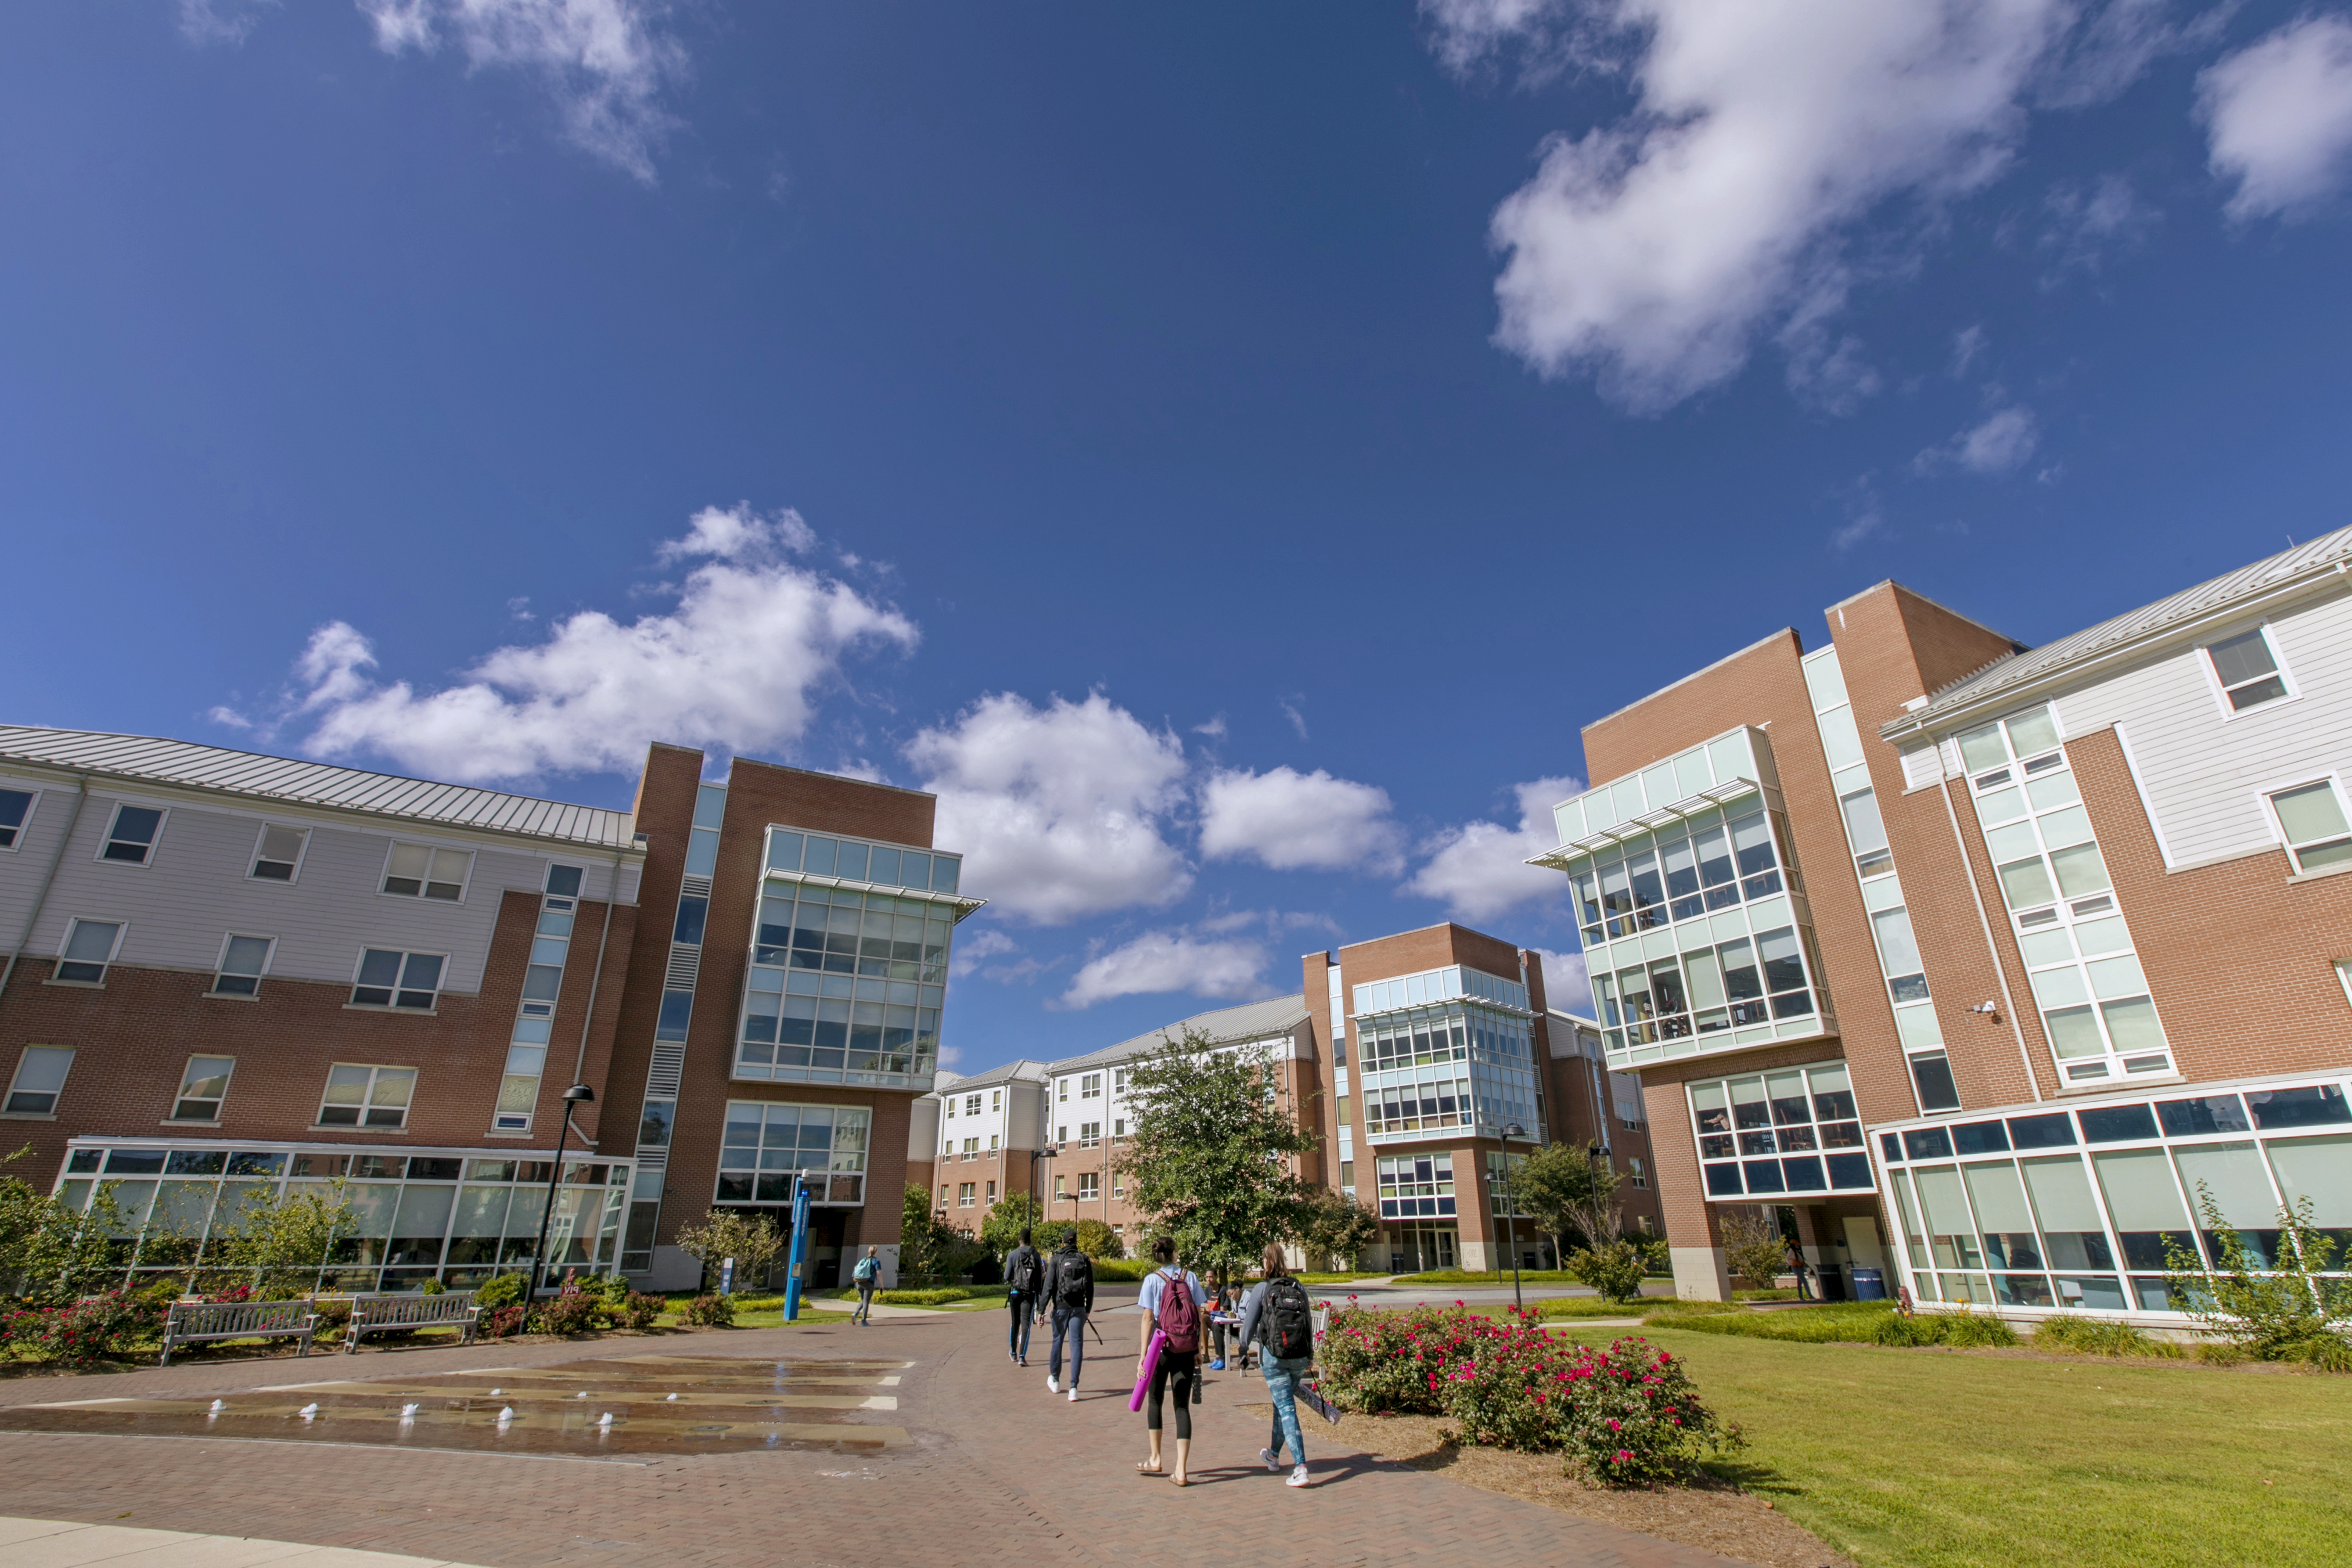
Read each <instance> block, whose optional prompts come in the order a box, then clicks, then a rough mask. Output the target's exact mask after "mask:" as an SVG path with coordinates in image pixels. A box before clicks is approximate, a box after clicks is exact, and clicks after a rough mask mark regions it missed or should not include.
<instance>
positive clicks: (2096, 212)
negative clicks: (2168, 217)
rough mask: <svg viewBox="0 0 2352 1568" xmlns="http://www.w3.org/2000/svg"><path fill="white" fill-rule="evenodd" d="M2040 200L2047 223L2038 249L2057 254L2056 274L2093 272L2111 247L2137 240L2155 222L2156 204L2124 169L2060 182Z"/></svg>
mask: <svg viewBox="0 0 2352 1568" xmlns="http://www.w3.org/2000/svg"><path fill="white" fill-rule="evenodd" d="M2042 208H2043V210H2044V211H2045V212H2047V213H2048V214H2049V215H2050V226H2049V227H2048V228H2047V229H2046V230H2044V231H2043V233H2042V238H2041V240H2040V242H2039V244H2040V248H2041V249H2042V250H2043V251H2044V252H2054V253H2055V254H2056V257H2057V268H2056V271H2057V273H2058V274H2060V275H2063V273H2064V272H2065V271H2066V270H2067V269H2069V268H2081V269H2082V270H2084V271H2085V272H2095V271H2097V270H2098V268H2099V263H2100V261H2101V259H2102V258H2104V257H2105V253H2106V252H2107V250H2108V249H2109V248H2110V247H2129V246H2132V245H2134V244H2137V242H2138V241H2139V240H2140V239H2141V238H2142V237H2145V236H2146V235H2147V231H2148V230H2149V229H2151V228H2153V227H2155V226H2156V223H2157V214H2156V211H2155V209H2154V208H2152V207H2150V206H2149V205H2147V203H2145V202H2143V201H2141V200H2140V199H2139V193H2138V192H2137V191H2135V190H2133V189H2132V183H2131V180H2130V179H2129V178H2128V177H2127V176H2126V175H2123V174H2102V175H2100V176H2099V177H2098V178H2097V179H2095V180H2093V181H2091V182H2089V183H2088V184H2076V183H2074V181H2071V180H2067V181H2061V182H2060V183H2059V184H2056V185H2053V187H2051V191H2050V195H2048V196H2047V197H2046V198H2044V200H2043V202H2042ZM2047 281H2050V282H2054V281H2056V279H2055V278H2053V279H2048V280H2047Z"/></svg>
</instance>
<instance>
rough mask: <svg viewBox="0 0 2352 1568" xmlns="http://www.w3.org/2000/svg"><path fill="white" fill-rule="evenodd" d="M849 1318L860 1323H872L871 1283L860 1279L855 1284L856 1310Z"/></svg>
mask: <svg viewBox="0 0 2352 1568" xmlns="http://www.w3.org/2000/svg"><path fill="white" fill-rule="evenodd" d="M851 1316H853V1317H855V1318H856V1319H857V1320H858V1321H860V1322H868V1323H870V1322H872V1321H874V1286H873V1283H872V1282H871V1281H869V1280H865V1279H860V1280H859V1281H858V1282H857V1310H856V1312H854V1313H852V1314H851Z"/></svg>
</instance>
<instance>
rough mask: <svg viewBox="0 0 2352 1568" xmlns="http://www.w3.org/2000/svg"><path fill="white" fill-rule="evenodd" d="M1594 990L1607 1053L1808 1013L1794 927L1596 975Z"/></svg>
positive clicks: (1810, 999)
mask: <svg viewBox="0 0 2352 1568" xmlns="http://www.w3.org/2000/svg"><path fill="white" fill-rule="evenodd" d="M1592 995H1593V1001H1594V1003H1595V1005H1597V1006H1598V1007H1599V1008H1600V1011H1601V1024H1602V1026H1604V1030H1605V1032H1606V1036H1607V1038H1608V1040H1609V1047H1610V1049H1612V1051H1613V1050H1617V1049H1620V1048H1622V1047H1624V1046H1640V1045H1649V1044H1652V1043H1654V1042H1656V1041H1660V1040H1673V1039H1680V1038H1683V1037H1687V1036H1690V1035H1692V1034H1699V1035H1707V1034H1714V1033H1717V1032H1718V1031H1721V1030H1725V1029H1733V1028H1738V1027H1741V1026H1746V1025H1750V1024H1764V1023H1769V1022H1771V1021H1772V1020H1773V1019H1775V1018H1781V1019H1786V1018H1803V1017H1809V1016H1812V1014H1813V1012H1814V994H1813V989H1812V985H1811V981H1810V979H1809V978H1808V975H1807V963H1806V957H1805V949H1804V944H1803V943H1802V942H1801V941H1800V939H1799V937H1798V934H1797V930H1796V928H1795V927H1793V926H1780V927H1779V928H1777V929H1775V930H1772V931H1762V932H1759V933H1758V934H1757V935H1756V936H1755V937H1754V938H1753V939H1752V940H1750V939H1744V938H1743V939H1742V940H1740V941H1738V942H1723V943H1720V944H1717V945H1714V946H1708V947H1700V948H1696V949H1694V950H1692V951H1691V952H1685V953H1684V954H1683V955H1682V956H1681V957H1680V958H1676V959H1654V960H1652V961H1651V962H1650V963H1647V964H1645V965H1643V967H1642V968H1640V969H1621V970H1619V971H1617V973H1614V974H1613V975H1612V974H1606V973H1602V974H1595V975H1594V976H1593V977H1592Z"/></svg>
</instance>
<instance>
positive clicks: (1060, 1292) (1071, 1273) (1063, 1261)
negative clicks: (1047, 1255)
mask: <svg viewBox="0 0 2352 1568" xmlns="http://www.w3.org/2000/svg"><path fill="white" fill-rule="evenodd" d="M1094 1289H1095V1260H1094V1259H1093V1258H1088V1257H1087V1255H1086V1254H1085V1253H1083V1252H1065V1253H1060V1254H1058V1255H1056V1256H1055V1259H1054V1300H1055V1304H1056V1305H1067V1306H1075V1305H1076V1304H1077V1303H1078V1302H1080V1301H1084V1300H1087V1298H1088V1297H1090V1296H1092V1295H1093V1294H1094Z"/></svg>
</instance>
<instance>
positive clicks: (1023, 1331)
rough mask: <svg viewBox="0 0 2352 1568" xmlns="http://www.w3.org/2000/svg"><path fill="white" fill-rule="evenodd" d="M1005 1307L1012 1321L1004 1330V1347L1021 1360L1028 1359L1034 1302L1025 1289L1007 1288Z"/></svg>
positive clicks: (1034, 1315) (1034, 1316)
mask: <svg viewBox="0 0 2352 1568" xmlns="http://www.w3.org/2000/svg"><path fill="white" fill-rule="evenodd" d="M1004 1305H1005V1308H1006V1309H1007V1310H1009V1311H1011V1312H1012V1314H1013V1323H1012V1326H1011V1328H1010V1329H1009V1330H1008V1331H1006V1336H1005V1342H1004V1348H1005V1349H1006V1350H1008V1351H1010V1352H1013V1354H1014V1355H1015V1356H1018V1357H1019V1358H1020V1359H1021V1360H1023V1361H1027V1360H1028V1359H1029V1328H1030V1325H1031V1324H1032V1323H1034V1322H1035V1321H1036V1318H1037V1308H1036V1304H1035V1303H1034V1302H1033V1301H1031V1300H1029V1292H1028V1291H1026V1290H1007V1291H1006V1292H1005V1293H1004Z"/></svg>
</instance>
